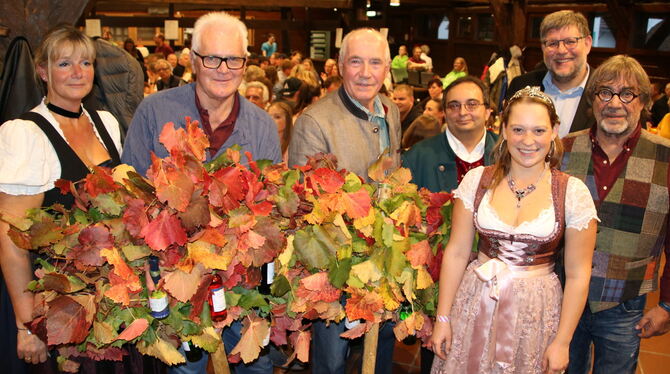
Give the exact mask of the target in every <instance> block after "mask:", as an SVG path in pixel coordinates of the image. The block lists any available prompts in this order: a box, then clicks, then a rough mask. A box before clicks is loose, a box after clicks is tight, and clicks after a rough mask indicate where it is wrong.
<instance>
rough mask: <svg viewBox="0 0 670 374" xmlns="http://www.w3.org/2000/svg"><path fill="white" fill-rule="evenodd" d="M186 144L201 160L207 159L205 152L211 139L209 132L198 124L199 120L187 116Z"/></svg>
mask: <svg viewBox="0 0 670 374" xmlns="http://www.w3.org/2000/svg"><path fill="white" fill-rule="evenodd" d="M186 133H187V136H186V144H188V147H189V149H190V150H191V152H192V153H193V155H195V157H196V158H197V159H198V160H200V161H205V158H206V157H205V156H206V154H205V152H206V150H207V148H209V139H208V138H207V134H205V132H204V131H203V130H202V128H200V126H198V121H191V118H190V117H186Z"/></svg>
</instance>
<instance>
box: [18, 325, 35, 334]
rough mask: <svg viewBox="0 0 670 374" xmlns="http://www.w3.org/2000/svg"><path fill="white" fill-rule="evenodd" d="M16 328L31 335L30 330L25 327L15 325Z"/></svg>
mask: <svg viewBox="0 0 670 374" xmlns="http://www.w3.org/2000/svg"><path fill="white" fill-rule="evenodd" d="M16 329H17V330H19V331H25V332H26V334H28V335H32V334H33V333H32V332H30V330H28V329H27V328H25V327H17V328H16Z"/></svg>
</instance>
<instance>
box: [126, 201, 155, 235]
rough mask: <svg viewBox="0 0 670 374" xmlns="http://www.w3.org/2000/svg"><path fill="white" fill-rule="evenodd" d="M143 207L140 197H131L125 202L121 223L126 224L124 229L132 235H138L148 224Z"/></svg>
mask: <svg viewBox="0 0 670 374" xmlns="http://www.w3.org/2000/svg"><path fill="white" fill-rule="evenodd" d="M145 209H146V207H145V206H144V201H142V200H140V199H131V200H128V202H127V203H126V211H125V212H124V213H123V223H124V224H125V225H126V230H128V232H129V233H130V235H132V236H134V237H140V232H141V231H142V228H143V227H144V226H146V225H148V224H149V218H148V217H147V213H146V211H145Z"/></svg>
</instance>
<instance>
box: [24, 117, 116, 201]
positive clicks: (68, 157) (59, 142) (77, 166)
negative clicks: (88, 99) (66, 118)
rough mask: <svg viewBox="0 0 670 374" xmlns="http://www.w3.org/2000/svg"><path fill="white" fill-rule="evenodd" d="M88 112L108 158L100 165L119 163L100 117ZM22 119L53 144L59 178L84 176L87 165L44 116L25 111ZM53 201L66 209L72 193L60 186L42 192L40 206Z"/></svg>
mask: <svg viewBox="0 0 670 374" xmlns="http://www.w3.org/2000/svg"><path fill="white" fill-rule="evenodd" d="M88 114H89V115H90V116H91V119H93V124H94V126H95V128H96V129H97V130H98V134H99V135H100V138H101V139H102V142H103V144H104V146H105V148H107V152H108V153H109V156H110V158H111V159H110V160H109V161H108V162H106V163H105V164H104V165H102V166H107V167H114V166H116V165H119V164H120V163H121V159H120V157H119V153H118V152H117V150H116V146H115V145H114V142H113V141H112V137H111V136H110V135H109V133H108V132H107V129H106V128H105V125H103V123H102V119H101V118H100V116H99V115H98V112H96V111H95V110H90V111H88ZM20 118H21V119H22V120H26V121H31V122H34V123H35V124H36V125H37V126H38V127H39V128H40V129H41V130H42V131H43V132H44V134H45V135H46V136H47V138H48V139H49V141H50V142H51V145H53V147H54V149H55V150H56V154H57V155H58V161H59V162H60V165H61V175H60V179H65V180H68V181H71V182H77V181H79V180H81V179H83V178H85V177H86V175H87V174H88V173H89V170H88V167H86V165H85V164H84V163H83V162H82V161H81V159H80V158H79V156H77V154H76V153H75V152H74V150H72V148H71V147H70V145H69V144H67V142H66V141H65V139H63V137H62V136H61V135H60V134H59V133H58V131H57V130H56V129H55V128H54V127H53V125H51V123H49V121H47V119H46V118H44V117H43V116H42V115H41V114H38V113H35V112H27V113H24V114H22V115H21V117H20ZM55 203H59V204H62V205H63V206H64V207H65V208H66V209H69V208H70V207H71V206H72V204H74V197H73V196H72V195H63V194H61V193H60V188H58V187H54V188H52V189H50V190H49V191H46V192H45V193H44V202H43V203H42V207H49V206H51V205H53V204H55Z"/></svg>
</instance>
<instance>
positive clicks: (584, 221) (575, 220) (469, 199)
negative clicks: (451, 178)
mask: <svg viewBox="0 0 670 374" xmlns="http://www.w3.org/2000/svg"><path fill="white" fill-rule="evenodd" d="M483 172H484V167H483V166H480V167H477V168H475V169H472V170H470V171H469V172H468V173H467V174H466V175H465V177H463V181H462V182H461V184H460V185H459V186H458V188H457V189H456V190H454V197H455V198H458V199H460V200H461V201H462V202H463V205H464V206H465V208H466V209H467V210H469V211H471V212H473V213H474V201H475V194H476V192H477V186H479V180H480V179H481V177H482V173H483ZM549 199H551V196H549ZM490 200H491V191H487V192H486V194H485V195H484V197H483V199H482V202H481V204H480V205H479V212H477V220H478V221H477V222H478V223H479V225H480V226H481V227H482V228H486V229H490V230H498V231H503V232H508V233H511V234H529V235H533V236H537V237H546V236H548V235H549V234H551V233H552V231H553V229H554V223H555V222H554V220H555V218H554V205H553V204H550V205H549V207H547V208H546V209H544V210H542V211H541V212H540V213H539V215H538V216H537V217H536V218H534V219H532V220H530V221H524V222H522V223H520V224H519V225H518V226H516V227H514V226H512V225H509V224H507V223H505V222H503V221H502V220H501V219H500V217H499V216H498V214H497V213H496V212H495V210H493V208H492V207H491V204H490ZM592 219H596V220H598V221H600V220H599V219H598V215H597V212H596V208H595V205H594V204H593V199H592V198H591V194H590V193H589V190H588V188H587V187H586V185H585V184H584V183H583V182H582V181H581V180H579V179H577V178H575V177H570V178H569V179H568V186H567V191H566V196H565V221H566V228H573V229H577V230H584V229H585V228H586V227H588V225H589V223H590V222H591V220H592Z"/></svg>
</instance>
